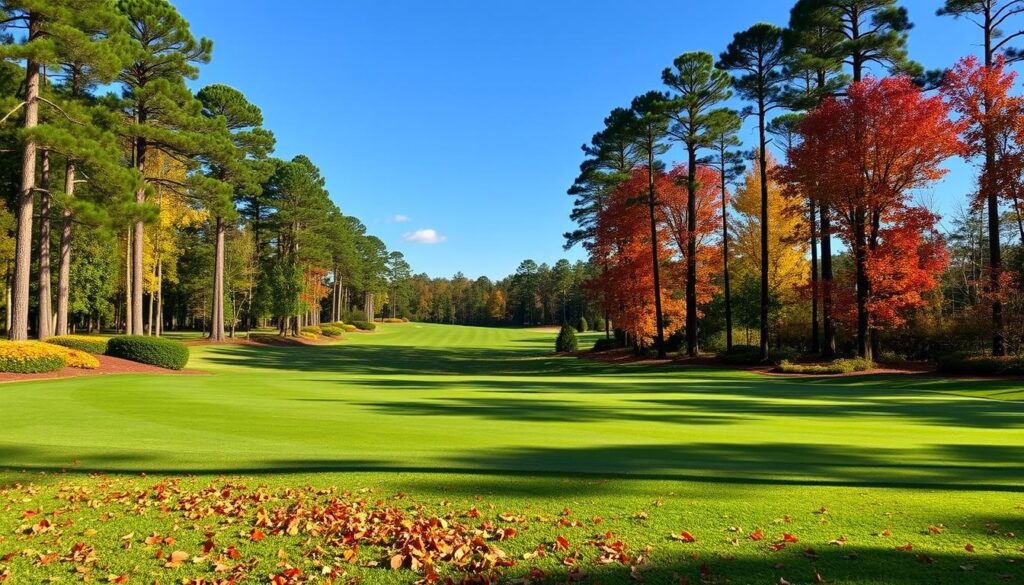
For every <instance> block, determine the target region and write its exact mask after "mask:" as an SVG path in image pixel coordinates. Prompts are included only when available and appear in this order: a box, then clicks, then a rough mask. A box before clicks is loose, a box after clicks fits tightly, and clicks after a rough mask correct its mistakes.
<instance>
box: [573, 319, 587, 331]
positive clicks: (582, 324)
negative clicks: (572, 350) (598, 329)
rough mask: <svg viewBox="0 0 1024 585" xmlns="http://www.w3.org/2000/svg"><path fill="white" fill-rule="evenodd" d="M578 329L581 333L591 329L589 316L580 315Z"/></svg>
mask: <svg viewBox="0 0 1024 585" xmlns="http://www.w3.org/2000/svg"><path fill="white" fill-rule="evenodd" d="M576 329H577V330H578V331H579V332H580V333H586V332H587V331H590V329H589V328H588V327H587V318H586V317H580V323H579V326H578V327H577V328H576Z"/></svg>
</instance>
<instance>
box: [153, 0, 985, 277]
mask: <svg viewBox="0 0 1024 585" xmlns="http://www.w3.org/2000/svg"><path fill="white" fill-rule="evenodd" d="M172 1H174V2H175V4H176V5H177V6H178V7H179V9H180V10H181V12H182V13H183V14H184V15H185V17H186V18H187V19H189V21H190V22H191V23H192V28H193V31H194V32H195V33H196V34H197V35H203V36H207V37H209V38H211V39H213V41H214V53H213V62H212V63H211V64H210V65H208V66H206V67H204V68H203V70H202V74H201V78H200V81H199V85H203V84H207V83H215V82H216V83H227V84H230V85H232V86H235V87H237V88H238V89H240V90H242V91H243V92H244V93H245V94H246V95H247V96H248V97H249V98H250V99H251V100H252V101H254V102H255V103H257V104H259V105H260V106H261V107H262V108H263V112H264V116H265V118H266V124H267V126H268V127H269V128H270V129H272V130H273V131H274V132H275V134H276V135H277V139H278V153H277V154H278V156H281V157H286V158H290V157H291V156H293V155H295V154H298V153H305V154H308V155H309V156H310V157H311V158H312V159H313V161H314V162H315V163H316V164H318V165H319V166H320V168H321V169H322V171H323V173H324V175H325V176H326V177H327V182H328V188H329V189H330V191H331V194H332V197H333V198H334V200H335V201H336V202H337V203H338V205H339V206H340V207H341V209H342V211H343V212H345V213H347V214H351V215H355V216H357V217H359V218H360V219H362V220H363V221H364V222H365V223H366V225H367V226H368V227H369V229H370V231H371V232H373V233H375V234H376V235H378V236H380V237H381V238H383V240H384V241H385V242H386V243H387V245H388V247H389V248H392V249H398V250H401V251H403V252H404V253H405V254H406V256H407V258H408V259H409V261H410V262H411V264H412V266H413V268H414V270H416V271H417V272H421V271H422V272H427V273H428V274H431V275H433V276H447V275H451V274H453V273H455V272H456V271H462V272H463V273H465V274H467V275H469V276H474V277H475V276H478V275H487V276H491V277H500V276H504V275H506V274H508V273H510V272H512V271H513V270H515V268H516V266H517V265H518V264H519V262H520V261H521V260H522V259H524V258H533V259H535V260H536V261H537V262H549V263H551V262H554V261H555V260H557V259H558V258H560V257H569V258H571V259H575V258H581V257H582V252H581V251H580V250H578V249H577V250H575V251H573V252H570V253H564V252H563V251H562V237H561V234H562V233H563V232H565V231H566V230H568V229H570V228H571V227H572V226H571V224H570V222H569V220H568V213H569V210H570V208H571V203H572V201H571V198H570V197H568V196H567V195H566V194H565V190H566V188H567V187H568V186H569V185H570V184H571V182H572V180H573V178H574V177H575V176H576V173H577V170H578V165H579V163H580V161H581V156H582V155H581V153H580V150H579V147H580V145H581V144H582V143H583V142H585V141H587V140H589V138H590V136H591V135H592V134H593V133H594V132H595V131H597V130H598V129H599V128H600V126H601V123H602V120H603V118H604V116H605V115H606V114H607V113H608V111H609V110H611V109H612V108H614V107H617V106H622V105H627V104H628V103H629V101H630V100H631V99H632V97H633V96H635V95H637V94H640V93H643V92H645V91H647V90H650V89H655V88H660V75H661V70H662V69H663V68H664V67H666V66H668V65H670V64H671V62H672V59H673V58H674V57H675V56H677V55H678V54H680V53H683V52H686V51H693V50H706V51H709V52H711V53H712V54H714V55H716V56H717V55H718V53H719V52H721V51H722V50H723V49H724V48H725V46H726V45H727V44H728V42H729V41H730V40H731V38H732V35H733V33H734V32H736V31H738V30H742V29H744V28H746V27H748V26H750V25H751V24H753V23H755V22H758V21H766V22H772V23H775V24H778V25H783V26H784V25H785V24H786V21H787V18H788V12H789V7H790V5H791V4H792V2H790V1H789V0H717V1H713V2H712V1H707V0H504V1H498V0H433V1H431V2H423V1H422V0H401V1H399V0H372V1H369V2H356V1H354V0H341V1H335V0H292V1H291V2H288V3H285V4H281V3H280V2H274V3H271V2H268V1H265V0H216V1H211V0H172ZM940 3H941V2H940V0H905V1H904V2H903V3H902V4H903V5H904V6H906V7H907V8H908V10H909V11H910V16H911V19H912V20H913V21H914V23H915V25H916V26H915V29H914V30H913V31H911V37H910V51H911V56H912V57H913V58H915V59H917V60H918V61H921V62H923V63H924V64H925V66H926V67H928V68H930V69H931V68H939V67H946V66H949V65H951V64H952V63H953V62H954V61H955V60H956V58H957V57H959V56H960V55H963V54H966V53H968V52H976V51H977V47H976V45H975V43H976V42H977V38H978V36H979V35H978V33H977V31H976V29H975V28H974V27H973V25H970V24H969V23H968V22H966V21H954V20H952V19H950V18H947V17H943V18H940V17H937V16H935V10H936V8H937V7H938V5H939V4H940ZM743 138H744V140H745V141H747V142H748V143H750V144H752V143H753V141H754V140H755V139H756V135H755V134H754V133H753V132H751V131H749V130H748V131H746V132H744V136H743ZM951 167H952V168H953V172H952V173H951V174H950V175H949V176H948V177H947V179H946V180H945V181H944V182H943V183H942V184H940V185H937V186H936V187H935V188H934V189H933V190H932V192H931V193H927V194H924V196H925V197H927V198H928V199H929V200H931V201H933V202H934V204H935V207H936V208H937V209H938V210H939V211H940V212H942V213H945V214H949V213H950V212H952V211H953V210H954V209H955V208H956V206H957V205H958V204H959V202H961V201H962V200H963V197H964V195H965V193H967V192H968V191H969V190H970V189H971V188H972V185H973V179H972V173H971V170H970V168H969V167H967V166H965V165H964V164H962V163H956V164H953V165H951ZM426 230H433V232H430V231H426ZM407 240H412V241H407ZM430 242H435V243H430Z"/></svg>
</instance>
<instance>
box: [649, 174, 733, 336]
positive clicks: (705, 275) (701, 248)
mask: <svg viewBox="0 0 1024 585" xmlns="http://www.w3.org/2000/svg"><path fill="white" fill-rule="evenodd" d="M688 176H689V175H688V174H687V169H686V167H685V166H676V167H675V168H673V169H672V171H671V172H669V173H668V174H664V173H659V176H658V177H657V179H656V182H657V189H658V213H659V215H660V217H659V222H660V223H661V224H662V225H663V226H664V227H663V229H664V230H665V231H667V232H668V235H669V239H670V241H671V242H672V244H673V246H674V250H673V251H672V252H673V253H672V255H671V256H668V258H670V260H671V263H672V269H671V270H670V272H671V273H672V274H673V275H674V274H679V277H680V278H681V279H682V280H683V282H686V279H687V278H688V276H689V273H688V268H687V262H686V260H687V258H686V256H687V248H688V246H687V242H688V240H689V229H687V224H688V222H687V211H688V210H687V203H688V192H687V189H686V185H687V181H688ZM695 177H696V183H697V191H696V197H695V202H696V206H695V211H696V214H695V215H696V218H697V221H696V226H697V229H696V230H694V235H695V236H696V238H695V239H696V250H697V253H696V255H695V259H696V265H697V278H696V286H697V314H698V315H699V316H701V317H702V316H703V312H702V311H701V310H700V307H701V306H702V305H707V303H709V302H711V299H712V298H713V297H714V296H715V293H717V292H718V285H717V284H715V276H716V275H717V274H718V273H720V272H721V263H722V258H721V250H720V248H719V246H718V245H717V243H716V242H715V238H716V236H717V234H718V230H719V226H720V225H721V221H722V193H721V191H720V189H719V187H718V185H719V184H720V183H721V178H720V176H719V174H718V171H715V170H714V169H711V168H708V167H705V166H698V167H697V171H696V173H695ZM684 307H685V299H684Z"/></svg>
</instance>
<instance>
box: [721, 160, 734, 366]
mask: <svg viewBox="0 0 1024 585" xmlns="http://www.w3.org/2000/svg"><path fill="white" fill-rule="evenodd" d="M722 281H723V282H722V284H723V291H722V292H723V294H724V295H725V348H726V349H727V350H731V349H732V293H731V291H730V290H729V204H728V190H727V189H726V184H725V152H724V151H723V153H722Z"/></svg>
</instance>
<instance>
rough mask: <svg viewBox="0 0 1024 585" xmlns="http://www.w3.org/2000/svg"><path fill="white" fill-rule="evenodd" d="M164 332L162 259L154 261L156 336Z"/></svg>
mask: <svg viewBox="0 0 1024 585" xmlns="http://www.w3.org/2000/svg"><path fill="white" fill-rule="evenodd" d="M163 332H164V261H163V259H162V258H158V259H157V261H156V336H157V337H160V336H161V335H163Z"/></svg>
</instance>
